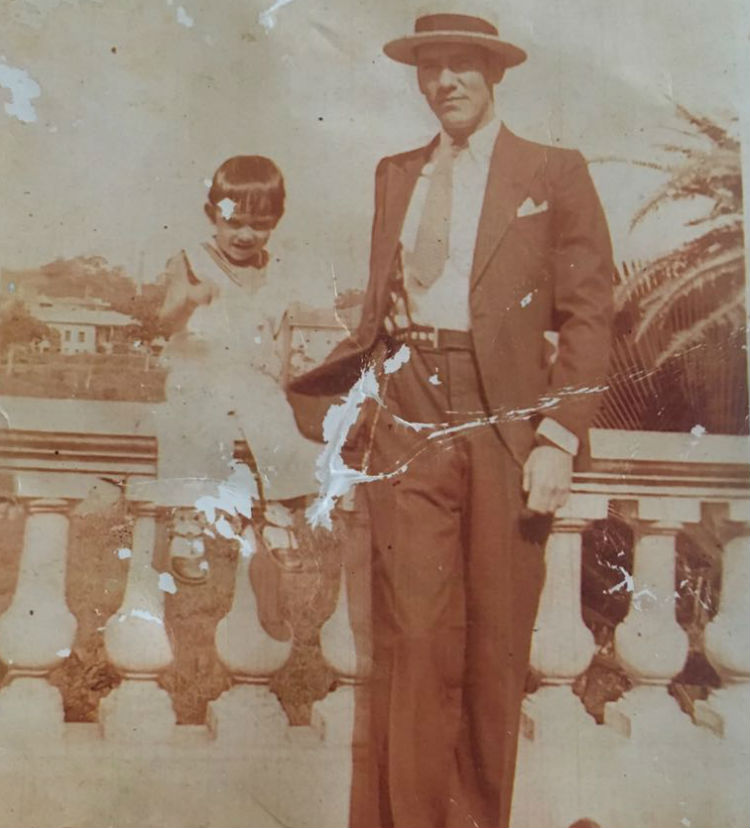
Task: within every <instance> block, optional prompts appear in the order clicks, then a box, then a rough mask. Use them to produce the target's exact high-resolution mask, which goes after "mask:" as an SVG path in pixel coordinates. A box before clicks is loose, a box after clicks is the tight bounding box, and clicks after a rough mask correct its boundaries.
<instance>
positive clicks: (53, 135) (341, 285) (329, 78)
mask: <svg viewBox="0 0 750 828" xmlns="http://www.w3.org/2000/svg"><path fill="white" fill-rule="evenodd" d="M488 2H489V0H488ZM490 5H492V6H494V7H495V10H496V12H497V15H498V18H499V20H500V28H501V34H502V36H503V37H504V38H505V39H506V40H510V41H512V42H514V43H517V44H519V45H521V46H522V47H523V48H524V49H525V50H526V51H527V52H528V55H529V58H528V60H527V62H526V63H525V64H523V65H522V66H520V67H517V68H514V69H512V70H511V71H509V72H508V73H507V74H506V78H505V79H504V81H503V82H502V84H501V85H500V86H499V87H498V90H497V94H496V103H497V106H498V108H499V110H500V113H501V115H502V117H503V120H504V121H505V122H506V123H507V124H508V126H509V127H510V128H511V129H513V130H514V131H515V132H516V133H518V134H521V135H523V136H525V137H528V138H531V139H534V140H539V141H543V142H546V143H556V144H559V145H561V146H572V147H576V148H578V149H580V150H581V151H582V152H583V153H584V154H585V155H586V157H587V158H589V159H590V160H593V163H592V164H591V171H592V174H593V176H594V179H595V182H596V184H597V186H598V188H599V191H600V195H601V198H602V201H603V203H604V205H605V210H606V212H607V215H608V218H609V221H610V226H611V230H612V235H613V239H614V243H615V251H616V257H617V258H618V260H631V259H645V258H648V257H650V256H653V255H655V254H657V253H659V252H663V251H664V250H665V249H669V248H670V247H671V246H674V245H675V244H677V243H679V241H680V239H681V238H683V237H684V231H682V230H681V229H680V225H681V223H682V221H683V220H684V219H685V218H686V217H688V216H689V214H690V209H693V210H697V209H699V208H700V206H701V205H693V206H692V207H690V208H689V209H688V211H687V212H683V213H680V212H679V211H672V212H671V213H666V214H664V215H662V216H657V219H656V220H655V221H653V222H651V223H650V224H649V225H648V226H644V227H642V228H640V229H639V230H638V231H637V232H635V233H631V232H630V231H629V222H630V218H631V217H632V215H633V213H634V212H635V210H636V209H637V207H638V205H639V204H640V203H641V202H642V201H643V200H644V199H645V198H646V197H647V196H648V195H649V194H650V193H651V192H652V190H653V189H654V187H656V186H658V184H659V181H660V179H659V177H658V175H656V174H655V173H653V172H650V171H644V170H642V169H640V168H637V167H634V166H633V165H632V164H628V163H622V162H625V161H627V160H628V159H635V158H637V159H650V158H653V157H654V156H655V153H658V150H657V149H655V148H656V146H657V144H659V143H660V142H664V141H667V140H674V139H675V137H679V136H678V135H677V133H675V132H674V128H675V126H676V125H677V124H676V121H675V115H674V103H675V102H677V103H681V104H683V105H685V106H686V107H688V108H689V109H692V110H694V111H696V112H698V113H701V114H706V115H709V116H711V117H715V118H719V119H726V118H727V117H729V116H730V115H731V114H732V113H740V107H745V106H747V100H750V96H748V95H747V82H746V77H750V74H748V72H747V40H748V30H749V28H748V20H747V16H748V15H747V10H746V9H744V8H743V7H744V5H745V4H744V3H742V2H741V0H718V2H717V0H659V2H657V3H655V2H653V0H627V2H622V0H565V2H562V0H523V2H521V0H503V2H494V3H491V2H490ZM415 8H416V6H415V5H414V4H411V3H410V2H404V0H377V2H376V1H375V0H370V2H362V1H361V0H286V2H284V0H277V2H275V3H271V2H270V0H268V2H256V0H0V19H2V20H3V27H2V31H0V267H7V268H25V267H34V266H37V265H40V264H43V263H45V262H48V261H50V260H52V259H55V258H57V257H71V256H77V255H93V254H97V255H102V256H104V257H106V258H107V259H108V261H109V262H110V263H111V264H112V265H120V266H123V267H125V268H126V269H127V270H128V272H130V273H131V274H132V275H134V276H140V277H142V278H143V279H145V280H151V279H153V278H155V277H156V276H157V275H158V274H159V273H160V272H161V269H162V267H163V264H164V262H165V261H166V259H167V258H168V257H169V256H171V255H172V254H173V253H175V252H176V251H177V250H179V249H180V248H181V247H182V246H184V245H188V244H192V243H194V242H195V241H196V240H197V239H200V238H203V237H205V236H206V235H207V234H208V233H209V230H210V228H209V227H208V226H207V223H206V219H205V217H204V215H203V211H202V207H203V202H204V198H205V194H206V180H207V179H210V177H211V175H212V173H213V171H214V169H215V168H216V167H217V166H218V165H219V164H220V163H221V161H223V160H224V159H225V158H227V157H229V156H231V155H235V154H244V153H258V154H264V155H268V156H270V157H271V158H273V159H274V160H275V161H276V162H277V163H278V164H279V166H280V167H281V169H282V171H283V172H284V175H285V179H286V184H287V191H288V201H287V212H286V215H285V217H284V219H283V221H282V223H281V224H280V225H279V228H278V229H277V231H276V233H275V234H274V237H273V238H272V241H271V245H270V246H271V250H272V252H273V254H274V256H275V257H276V258H278V259H279V260H280V262H281V264H280V265H279V266H280V267H284V268H286V269H287V271H288V272H290V273H292V274H293V279H292V283H293V284H294V285H295V288H294V291H295V296H294V297H290V298H298V299H301V300H302V301H315V302H316V303H317V304H321V300H322V297H324V296H325V293H326V291H328V292H332V291H333V290H334V283H335V284H336V286H337V289H339V290H342V289H346V288H348V287H361V286H362V285H363V283H364V282H365V280H366V278H367V248H368V242H369V224H370V220H371V214H372V199H373V173H374V169H375V165H376V163H377V160H378V159H379V158H380V157H382V156H383V155H387V154H390V153H393V152H399V151H402V150H405V149H410V148H412V147H415V146H418V145H420V144H422V143H425V142H426V141H427V140H429V139H430V138H431V137H432V135H433V134H434V133H435V131H436V128H435V122H434V120H433V116H432V115H431V113H430V112H429V110H428V109H427V107H426V105H425V104H424V102H423V100H422V98H421V96H420V94H419V92H418V90H417V87H416V79H415V74H414V71H413V70H412V69H411V68H409V67H405V66H402V65H400V64H397V63H394V62H392V61H390V60H389V59H388V58H386V57H385V56H384V55H383V53H382V44H383V43H384V42H385V41H386V40H388V39H391V38H393V37H397V36H399V35H401V34H402V33H406V32H407V31H409V29H410V28H411V26H412V22H413V16H414V9H415ZM12 91H13V92H14V95H15V100H13V96H12V94H11V92H12ZM741 114H743V116H744V117H747V113H746V112H745V113H741ZM613 156H614V157H616V158H618V159H621V161H620V162H618V163H613V162H601V161H600V160H597V159H601V158H603V157H613Z"/></svg>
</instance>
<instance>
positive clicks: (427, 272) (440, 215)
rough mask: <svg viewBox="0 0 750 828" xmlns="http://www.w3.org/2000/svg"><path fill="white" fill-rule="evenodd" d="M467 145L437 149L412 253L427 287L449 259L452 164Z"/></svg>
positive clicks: (418, 279)
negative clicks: (442, 149)
mask: <svg viewBox="0 0 750 828" xmlns="http://www.w3.org/2000/svg"><path fill="white" fill-rule="evenodd" d="M465 147H466V144H465V143H464V144H457V143H454V144H452V145H451V147H450V149H448V150H447V151H441V152H438V153H437V157H436V158H435V161H434V165H433V170H432V174H431V175H430V183H429V186H428V188H427V196H426V198H425V204H424V210H423V211H422V217H421V219H420V222H419V227H418V228H417V235H416V239H415V242H414V251H413V253H412V255H411V265H412V268H413V277H414V279H415V281H416V282H417V283H418V284H419V285H420V286H421V287H422V288H424V289H427V288H429V287H430V286H431V285H432V284H433V283H434V282H435V281H436V280H437V279H438V278H439V277H440V275H441V274H442V272H443V270H444V268H445V262H446V260H447V259H448V254H449V252H450V250H449V246H448V240H449V238H450V231H451V209H452V202H453V165H454V162H455V160H456V157H457V156H458V154H459V152H460V151H461V150H462V149H464V148H465Z"/></svg>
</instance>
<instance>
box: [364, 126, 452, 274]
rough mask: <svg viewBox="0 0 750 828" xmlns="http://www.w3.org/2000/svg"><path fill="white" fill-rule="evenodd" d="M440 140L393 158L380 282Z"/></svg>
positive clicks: (379, 245) (381, 244)
mask: <svg viewBox="0 0 750 828" xmlns="http://www.w3.org/2000/svg"><path fill="white" fill-rule="evenodd" d="M437 140H438V139H437V137H436V138H435V139H433V140H432V141H431V142H430V143H429V144H428V145H427V146H425V147H421V148H420V149H418V150H415V151H414V152H410V153H408V154H407V155H405V156H402V157H401V158H398V159H394V160H393V162H392V163H391V164H389V165H388V168H387V172H386V182H385V191H384V195H383V198H384V204H383V225H382V236H381V238H380V241H379V242H378V243H377V249H378V250H379V251H381V254H382V258H380V260H379V262H378V271H379V272H378V277H379V278H380V281H379V284H381V285H382V284H383V283H384V282H387V279H386V278H383V277H385V276H387V275H388V274H387V273H385V274H384V273H383V272H382V271H383V270H386V271H388V270H389V269H390V266H391V264H392V262H393V257H394V256H395V254H396V248H397V246H398V243H399V241H400V239H401V230H402V228H403V225H404V219H405V218H406V212H407V210H408V209H409V202H410V201H411V197H412V194H413V192H414V188H415V186H416V184H417V179H418V178H419V175H420V173H421V172H422V168H423V167H424V165H425V164H426V163H427V162H428V161H429V159H430V156H431V155H432V151H433V149H434V147H435V145H436V143H437Z"/></svg>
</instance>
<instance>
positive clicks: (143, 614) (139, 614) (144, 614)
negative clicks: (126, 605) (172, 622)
mask: <svg viewBox="0 0 750 828" xmlns="http://www.w3.org/2000/svg"><path fill="white" fill-rule="evenodd" d="M130 615H131V616H132V617H133V618H142V619H143V620H144V621H151V622H152V623H154V624H159V625H160V626H162V627H163V626H164V621H163V620H162V619H161V618H159V616H158V615H154V614H153V613H152V612H149V611H148V610H144V609H132V610H130ZM127 617H128V616H127V613H120V621H124V620H125V619H126V618H127Z"/></svg>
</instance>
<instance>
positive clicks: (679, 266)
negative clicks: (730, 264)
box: [615, 216, 743, 308]
mask: <svg viewBox="0 0 750 828" xmlns="http://www.w3.org/2000/svg"><path fill="white" fill-rule="evenodd" d="M742 248H743V224H742V219H741V217H739V216H721V217H719V218H718V219H717V220H716V221H715V222H714V224H713V225H712V227H711V229H710V230H707V231H706V232H705V233H702V234H701V235H700V236H698V237H697V238H694V239H690V240H689V241H687V242H685V243H684V244H682V245H681V246H680V247H678V248H677V249H676V250H674V251H672V252H671V253H668V254H666V255H664V256H660V257H659V258H657V259H655V260H654V261H652V262H650V263H649V264H647V265H646V266H645V267H642V268H641V269H640V270H638V271H636V272H635V273H631V274H630V278H628V279H625V280H623V282H622V284H621V285H620V286H619V287H618V289H617V291H616V294H615V302H616V306H617V307H618V308H623V307H624V306H625V305H626V304H627V303H629V302H632V301H637V302H642V301H648V300H647V298H646V297H647V294H649V293H651V292H652V291H654V290H656V289H657V288H658V287H659V286H660V285H661V284H662V282H664V281H665V280H668V279H672V278H674V277H675V276H676V275H679V274H680V273H681V272H682V271H683V270H685V269H687V268H688V267H690V266H691V265H692V264H693V263H694V262H696V261H698V260H700V259H701V258H703V257H704V256H706V255H712V251H714V250H718V249H736V250H740V251H742Z"/></svg>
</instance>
